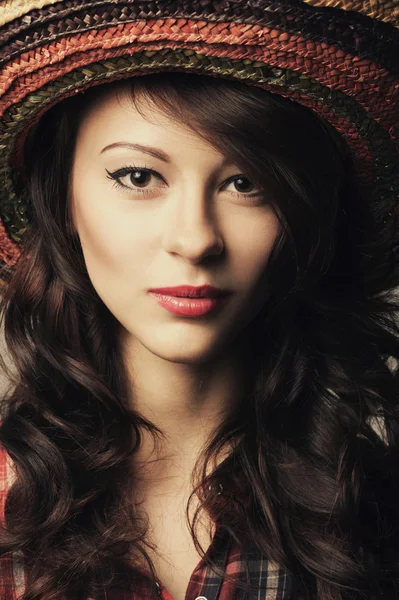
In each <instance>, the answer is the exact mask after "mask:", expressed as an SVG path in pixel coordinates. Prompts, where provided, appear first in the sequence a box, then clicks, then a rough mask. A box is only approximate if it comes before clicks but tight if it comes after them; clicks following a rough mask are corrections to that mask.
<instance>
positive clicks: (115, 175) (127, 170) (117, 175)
mask: <svg viewBox="0 0 399 600" xmlns="http://www.w3.org/2000/svg"><path fill="white" fill-rule="evenodd" d="M105 170H106V171H107V173H108V175H107V179H111V180H113V181H114V187H117V188H120V189H122V191H123V192H125V193H128V194H130V193H131V192H132V191H134V192H137V193H138V194H139V195H141V196H151V195H152V193H151V192H150V191H148V190H145V189H144V190H141V189H140V188H137V189H134V190H133V189H132V188H129V187H128V186H126V185H124V184H123V183H121V182H120V181H119V180H120V179H122V177H125V176H126V175H130V174H131V173H134V172H135V171H141V172H142V173H144V172H145V173H150V174H151V175H154V177H156V178H157V179H162V180H163V178H162V177H161V175H160V174H159V173H158V172H157V171H155V170H154V169H153V168H151V167H136V166H134V165H132V166H128V165H127V166H125V167H122V168H121V169H118V170H117V171H114V172H110V171H108V170H107V169H105ZM240 177H244V178H245V179H247V178H246V177H245V175H243V174H242V175H241V174H240V175H234V176H233V177H230V178H229V179H228V180H227V181H226V182H225V184H224V185H227V184H229V183H231V182H232V181H234V180H235V179H239V178H240ZM230 193H231V194H233V196H235V197H241V196H244V198H259V197H261V196H263V193H262V192H260V193H257V194H246V193H245V192H242V193H240V192H230Z"/></svg>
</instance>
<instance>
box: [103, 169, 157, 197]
mask: <svg viewBox="0 0 399 600" xmlns="http://www.w3.org/2000/svg"><path fill="white" fill-rule="evenodd" d="M106 171H107V173H108V175H107V179H113V180H114V181H115V183H114V185H115V186H116V187H119V188H122V189H123V190H124V191H126V192H127V193H129V194H131V192H132V191H134V192H136V193H138V194H139V195H140V194H141V195H143V196H147V195H151V193H152V191H151V189H150V190H147V189H141V188H140V186H145V185H146V182H147V181H148V180H149V179H150V176H151V175H153V176H154V177H156V178H157V179H161V180H162V181H163V178H162V177H161V175H160V174H159V173H157V172H156V171H154V170H153V169H151V168H148V167H134V166H126V167H123V168H122V169H118V170H117V171H114V172H113V173H110V172H109V171H108V170H107V169H106ZM125 177H126V178H127V181H128V182H129V183H130V184H131V185H133V186H134V187H133V188H132V187H130V186H129V185H126V184H125V183H122V182H121V180H122V179H124V178H125ZM136 186H139V187H136Z"/></svg>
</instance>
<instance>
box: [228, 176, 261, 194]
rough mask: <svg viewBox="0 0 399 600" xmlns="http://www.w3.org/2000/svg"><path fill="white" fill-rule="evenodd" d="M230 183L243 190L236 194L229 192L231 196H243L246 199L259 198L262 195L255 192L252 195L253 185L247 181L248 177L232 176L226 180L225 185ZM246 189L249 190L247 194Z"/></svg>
mask: <svg viewBox="0 0 399 600" xmlns="http://www.w3.org/2000/svg"><path fill="white" fill-rule="evenodd" d="M230 183H234V185H235V186H237V187H238V188H242V187H243V188H244V190H240V191H238V192H231V193H232V194H233V196H245V197H247V198H259V196H262V195H263V192H255V193H254V192H253V191H252V190H253V188H254V185H253V184H252V183H251V180H250V179H248V177H246V176H245V175H234V176H233V177H230V179H228V180H227V181H226V184H225V185H227V184H230ZM248 184H249V185H248ZM248 187H249V189H250V191H249V192H248ZM255 189H256V188H255Z"/></svg>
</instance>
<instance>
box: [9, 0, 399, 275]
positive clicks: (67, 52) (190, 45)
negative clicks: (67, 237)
mask: <svg viewBox="0 0 399 600" xmlns="http://www.w3.org/2000/svg"><path fill="white" fill-rule="evenodd" d="M398 26H399V2H397V1H394V0H385V1H384V0H367V1H364V2H360V1H357V0H303V1H302V0H284V1H277V0H270V1H269V0H249V1H247V2H244V1H242V0H219V1H211V0H185V1H180V0H177V1H175V0H154V1H153V0H151V1H148V0H142V1H138V0H113V1H110V0H107V1H102V0H86V1H85V2H82V1H81V0H67V1H59V2H56V1H55V0H6V1H5V2H4V0H3V1H2V2H0V266H1V264H7V265H9V266H13V265H15V264H16V262H17V261H18V258H19V256H20V253H21V249H22V244H23V237H24V232H25V231H26V229H27V228H28V227H29V219H28V217H27V214H26V206H27V203H28V202H29V199H28V198H27V197H26V195H25V194H26V191H25V190H24V186H23V184H21V182H23V158H22V157H23V152H22V150H23V146H24V142H25V140H26V137H27V134H28V132H29V130H30V128H31V127H32V125H33V124H34V123H35V122H37V121H38V119H39V118H40V116H41V115H42V114H43V113H44V112H45V111H46V110H48V108H49V107H51V106H52V105H53V104H55V103H56V102H59V101H60V100H62V99H63V98H65V97H67V96H70V95H72V94H74V93H75V92H78V91H83V90H85V89H86V88H87V87H89V86H93V85H96V84H100V83H104V82H106V81H112V80H115V79H118V78H122V77H129V76H132V75H135V74H147V73H153V72H157V71H165V70H170V71H183V72H193V73H202V74H209V75H212V76H216V77H222V78H227V79H234V80H239V81H242V82H245V83H246V84H250V85H257V86H260V87H262V88H264V89H267V90H269V91H271V92H274V93H276V94H281V95H282V96H285V97H288V98H290V99H293V100H295V101H296V102H299V103H301V104H303V105H305V106H307V107H310V108H311V109H313V110H314V111H315V112H316V113H318V114H319V115H320V116H321V117H323V118H324V119H326V120H328V121H329V122H330V123H331V124H332V125H333V126H334V127H336V129H337V130H338V131H339V132H340V133H341V134H342V135H343V136H344V138H345V139H346V140H347V143H348V145H349V147H350V149H351V151H352V153H353V156H354V164H355V169H356V175H357V179H358V181H359V185H360V186H361V188H362V190H363V191H364V196H365V199H367V200H369V201H371V202H373V203H374V205H375V207H376V213H375V214H376V218H378V219H381V220H382V221H383V222H389V224H390V223H391V221H392V219H393V218H394V216H395V212H394V209H395V208H396V206H397V204H398V199H399V128H398V123H399V103H398V95H399V30H398ZM395 232H396V233H395V234H394V239H393V245H392V247H393V250H394V252H395V253H396V254H399V253H398V246H399V243H398V237H399V236H398V234H397V230H396V229H395ZM396 254H395V256H396Z"/></svg>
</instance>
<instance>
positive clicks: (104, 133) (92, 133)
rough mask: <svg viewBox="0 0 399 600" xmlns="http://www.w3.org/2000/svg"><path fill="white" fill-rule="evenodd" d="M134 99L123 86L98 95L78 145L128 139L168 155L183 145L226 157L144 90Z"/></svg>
mask: <svg viewBox="0 0 399 600" xmlns="http://www.w3.org/2000/svg"><path fill="white" fill-rule="evenodd" d="M134 100H135V102H134V101H133V99H132V96H131V92H130V89H129V88H128V87H127V86H126V85H123V84H122V85H121V84H119V85H115V86H114V85H109V86H106V88H105V89H104V90H101V91H100V92H99V94H98V95H97V96H95V95H94V96H93V100H92V101H91V102H90V103H89V105H88V107H87V108H86V110H85V111H84V113H83V115H82V118H81V121H80V125H79V131H78V145H80V146H81V147H82V146H85V145H91V144H93V143H94V144H96V145H97V144H103V146H105V145H107V144H110V143H112V142H115V141H122V140H126V141H132V142H133V141H137V142H141V143H144V144H145V143H148V144H150V145H153V146H159V147H162V146H164V147H168V153H172V152H173V149H177V148H178V147H179V146H182V147H185V148H187V149H195V150H196V151H197V152H206V153H207V154H208V155H209V156H210V157H213V158H215V159H216V158H217V159H220V157H221V156H222V154H221V153H220V152H219V150H218V149H217V148H215V147H214V146H212V145H211V143H210V142H208V141H207V140H206V139H205V138H204V137H202V136H201V135H199V134H198V133H197V132H196V131H194V130H193V128H191V127H189V125H188V124H186V123H184V122H182V120H181V119H178V118H176V117H175V118H173V116H171V115H170V114H168V113H167V112H166V111H165V110H163V109H162V108H161V107H160V106H157V105H156V104H155V102H153V101H152V100H151V99H149V98H148V97H147V96H145V95H144V94H140V91H137V93H135V99H134ZM136 105H137V106H136Z"/></svg>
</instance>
